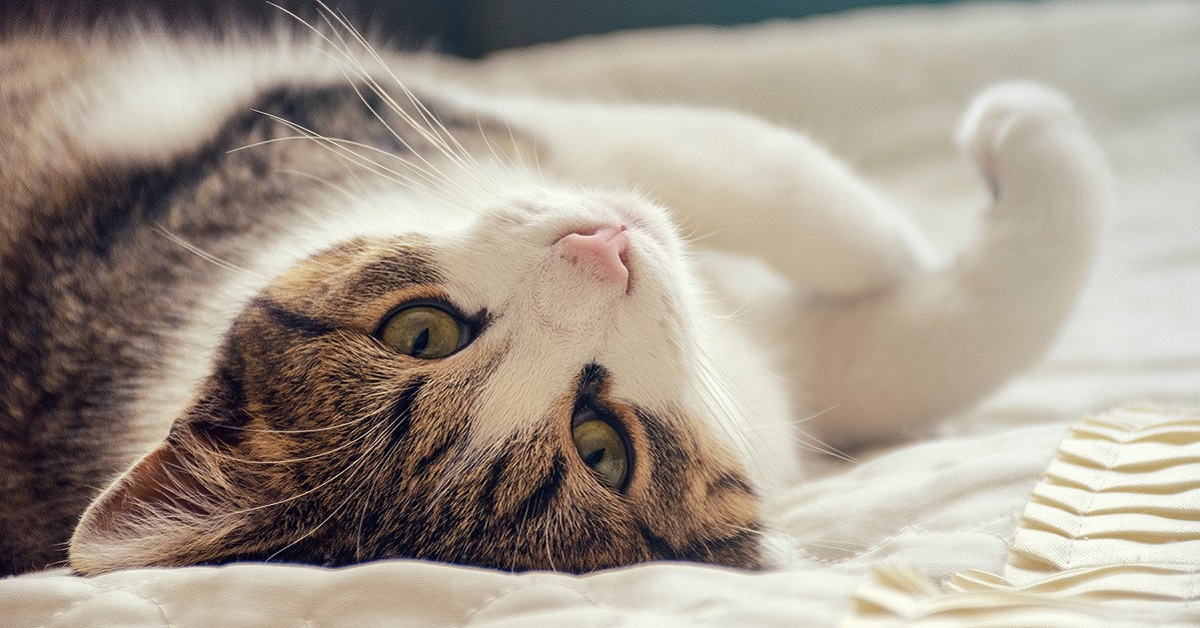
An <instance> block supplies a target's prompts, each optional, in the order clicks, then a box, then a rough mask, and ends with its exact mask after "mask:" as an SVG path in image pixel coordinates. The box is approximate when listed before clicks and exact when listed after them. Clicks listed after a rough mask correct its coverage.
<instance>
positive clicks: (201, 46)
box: [0, 24, 1110, 575]
mask: <svg viewBox="0 0 1200 628" xmlns="http://www.w3.org/2000/svg"><path fill="white" fill-rule="evenodd" d="M0 63H2V64H3V66H4V69H3V71H2V72H0V96H2V97H0V151H2V152H3V154H2V159H3V163H4V164H5V167H4V168H3V171H2V172H0V199H2V200H0V202H2V203H3V208H2V210H0V221H2V222H0V227H2V228H0V233H2V234H3V235H2V236H0V269H2V273H0V297H2V298H0V321H2V323H3V324H2V325H0V404H3V405H2V408H3V416H2V417H0V472H2V475H0V481H2V483H3V484H2V486H0V489H2V491H3V494H4V496H5V499H4V504H3V506H0V526H2V527H0V573H3V574H13V573H20V572H24V571H29V570H35V569H41V568H45V567H47V566H53V565H61V564H64V563H65V564H68V565H69V567H70V568H71V570H72V571H73V572H75V573H78V574H83V575H94V574H102V573H105V572H109V571H113V570H119V569H126V568H133V567H141V566H183V565H194V564H221V563H227V562H231V561H245V560H252V561H278V562H297V563H310V564H316V565H325V566H338V565H346V564H352V563H358V562H363V561H370V560H375V559H381V558H417V559H430V560H436V561H447V562H454V563H461V564H465V565H477V566H484V567H493V568H499V569H505V570H529V569H555V570H561V571H569V572H586V571H591V570H596V569H603V568H608V567H614V566H620V565H627V564H631V563H637V562H643V561H654V560H686V561H698V562H706V563H713V564H718V565H725V566H729V567H735V568H742V569H761V568H765V567H768V566H770V564H771V559H770V556H769V552H767V551H765V550H764V544H765V541H764V538H765V537H766V536H767V535H769V530H770V522H769V521H764V520H763V515H762V511H763V508H762V505H763V503H764V500H769V499H770V495H771V491H772V490H775V489H777V488H778V487H780V486H785V485H787V484H788V483H789V482H792V481H794V480H795V479H796V478H797V477H798V475H799V474H800V472H801V468H802V467H801V461H802V456H803V455H806V454H805V453H804V452H805V450H806V449H811V448H818V449H822V448H824V449H828V450H829V451H836V450H837V449H838V448H841V449H848V448H855V447H862V446H866V445H871V444H877V443H882V442H888V441H895V440H899V439H903V438H908V437H910V436H912V435H913V434H919V433H920V432H921V431H922V430H924V429H927V428H928V427H929V426H931V425H932V424H933V423H934V422H936V420H937V419H939V418H941V417H944V416H946V415H947V414H950V413H952V412H954V411H957V410H961V409H964V408H967V407H969V406H970V405H971V404H973V403H975V402H976V401H978V400H979V399H981V398H982V397H983V396H985V395H986V394H988V393H989V392H991V391H993V390H994V389H995V388H997V387H998V386H1000V385H1001V384H1003V383H1004V382H1005V381H1006V380H1007V379H1009V378H1010V377H1011V376H1012V375H1013V374H1015V373H1017V372H1019V371H1020V370H1021V369H1023V368H1025V367H1026V366H1028V365H1029V364H1030V363H1032V362H1033V361H1034V360H1036V359H1037V358H1038V357H1039V356H1040V355H1041V353H1042V352H1043V351H1044V349H1045V347H1046V346H1047V344H1048V343H1049V342H1050V341H1051V340H1052V339H1053V337H1054V336H1055V334H1056V332H1057V330H1058V328H1059V327H1060V325H1061V324H1062V321H1063V320H1064V318H1065V317H1066V316H1067V315H1068V313H1069V311H1070V309H1071V307H1072V304H1073V302H1074V300H1075V297H1076V294H1077V293H1078V291H1079V288H1080V286H1081V284H1082V282H1083V280H1084V278H1085V277H1086V275H1087V272H1088V269H1089V267H1090V265H1091V260H1092V257H1093V254H1094V249H1095V247H1096V242H1097V235H1098V231H1099V229H1100V227H1101V224H1102V222H1103V216H1104V214H1105V212H1106V206H1107V205H1108V204H1109V203H1110V193H1109V191H1108V188H1109V179H1108V174H1107V171H1106V169H1105V165H1104V160H1103V157H1102V155H1101V154H1100V151H1099V149H1098V148H1097V147H1096V145H1095V144H1094V142H1093V141H1092V140H1091V138H1090V137H1089V134H1088V132H1087V131H1086V130H1085V128H1084V126H1083V124H1082V123H1081V122H1080V120H1079V118H1078V116H1077V115H1076V114H1075V113H1074V112H1073V109H1072V107H1071V105H1070V104H1069V103H1068V102H1067V100H1066V99H1065V98H1064V97H1062V96H1061V95H1059V94H1057V93H1055V92H1053V91H1052V90H1050V89H1048V88H1045V87H1041V86H1038V85H1034V84H1023V83H1014V84H1005V85H999V86H995V87H992V88H990V89H988V90H986V91H984V92H983V93H981V94H980V95H978V96H977V98H976V99H975V100H974V102H973V103H972V104H970V106H969V107H968V109H967V112H966V114H965V116H964V119H963V121H962V123H961V126H960V132H959V139H960V141H961V143H962V145H963V146H964V147H965V148H966V150H967V152H968V153H969V154H970V156H971V157H972V158H973V159H974V161H975V162H976V164H977V165H978V168H979V171H980V173H981V174H982V178H983V181H984V183H985V184H986V185H987V186H989V187H990V188H991V191H992V193H993V196H994V199H995V200H994V203H993V205H992V207H990V208H989V209H988V210H987V211H986V213H985V214H984V215H983V216H982V217H981V226H980V233H979V236H978V239H977V241H976V242H974V243H973V244H972V246H971V248H970V249H969V250H967V251H966V252H965V253H964V254H963V255H962V256H961V257H960V258H958V259H956V260H953V261H948V260H947V259H945V258H946V256H945V255H943V254H941V253H939V252H938V251H937V250H936V249H935V248H934V247H933V246H932V245H931V244H930V243H929V242H928V240H927V238H926V237H925V235H924V234H923V233H922V232H921V230H920V229H919V228H917V226H916V225H915V224H914V223H913V222H912V221H911V220H910V218H908V217H907V215H906V214H905V213H904V212H903V211H901V210H900V209H898V208H896V207H895V206H893V205H892V204H891V203H890V202H889V201H888V200H887V199H885V198H883V197H882V196H881V195H879V194H877V193H876V192H874V191H873V190H872V189H871V187H870V186H869V185H868V184H867V183H865V182H864V181H863V180H862V179H861V178H859V177H858V176H856V175H855V174H854V173H852V172H851V171H850V170H849V169H848V168H847V167H845V166H844V165H842V164H841V163H840V162H838V161H837V160H836V159H835V158H834V157H832V156H830V155H829V154H827V153H826V152H824V151H823V150H821V149H819V148H818V147H816V146H815V144H814V143H812V142H811V141H810V140H808V139H807V138H805V137H804V136H802V135H800V134H798V133H796V132H794V131H792V130H789V129H785V128H781V127H777V126H773V125H771V124H769V123H767V122H765V121H763V120H759V119H756V118H754V117H752V116H749V115H746V114H741V113H736V112H732V111H726V110H707V109H703V108H692V107H684V106H661V105H643V104H613V103H604V104H602V103H589V102H562V101H554V100H550V99H544V98H539V97H536V96H530V97H526V98H515V97H509V98H498V97H489V96H485V95H482V94H476V93H472V92H471V91H470V90H469V89H468V88H465V87H463V86H462V85H460V84H458V83H452V82H447V81H439V80H438V79H437V78H436V77H431V76H429V75H427V73H425V72H423V71H421V70H420V62H419V60H417V59H415V58H413V57H408V56H404V55H401V54H398V53H390V52H378V51H377V50H376V49H375V48H373V47H371V46H369V45H367V44H366V42H365V41H364V40H362V39H361V38H359V37H357V34H356V32H355V31H353V30H352V29H351V28H349V26H348V25H346V24H339V25H337V27H336V28H334V29H330V30H326V31H321V32H319V33H317V34H315V35H313V34H311V33H310V34H304V35H301V34H296V33H282V32H281V33H276V34H273V35H270V36H256V37H249V36H246V37H236V36H225V37H223V38H222V37H206V36H199V35H190V36H179V35H175V36H167V35H162V34H156V33H155V32H153V31H152V30H142V31H137V32H136V33H134V34H132V35H127V36H119V37H118V36H92V37H78V36H60V37H44V36H43V37H13V38H10V39H9V40H8V41H7V42H5V43H4V44H3V54H2V56H0ZM639 186H643V187H644V191H639V189H638V188H639ZM684 229H688V230H691V231H692V232H693V233H694V234H696V235H697V236H699V237H696V238H694V241H693V238H692V237H689V236H685V235H684Z"/></svg>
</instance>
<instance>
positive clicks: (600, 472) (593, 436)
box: [571, 408, 629, 491]
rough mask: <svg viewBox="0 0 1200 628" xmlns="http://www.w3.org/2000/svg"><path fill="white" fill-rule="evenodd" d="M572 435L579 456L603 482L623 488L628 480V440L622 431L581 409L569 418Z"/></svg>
mask: <svg viewBox="0 0 1200 628" xmlns="http://www.w3.org/2000/svg"><path fill="white" fill-rule="evenodd" d="M571 422H572V424H573V427H572V428H571V437H572V438H573V439H574V440H575V449H576V450H578V451H579V458H580V459H581V460H583V463H584V464H586V465H587V466H588V468H589V469H591V470H592V471H593V472H594V473H595V474H596V478H597V479H598V480H600V482H601V483H602V484H604V485H605V486H607V487H608V488H610V489H612V490H614V491H620V490H622V489H623V488H625V483H626V481H627V480H628V479H629V478H628V476H629V443H628V441H627V440H626V437H625V435H624V433H623V432H621V431H618V429H617V428H615V427H614V426H613V425H612V424H611V423H609V422H608V421H606V420H604V419H602V418H600V417H599V416H598V415H597V414H596V413H595V411H593V410H591V409H589V408H583V409H581V410H578V411H576V413H575V417H574V418H573V419H572V421H571Z"/></svg>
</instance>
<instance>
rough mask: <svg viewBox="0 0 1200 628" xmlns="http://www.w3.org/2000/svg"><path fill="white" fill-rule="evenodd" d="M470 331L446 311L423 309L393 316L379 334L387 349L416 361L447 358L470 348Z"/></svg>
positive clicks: (413, 308) (406, 311) (422, 306)
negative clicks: (409, 356)
mask: <svg viewBox="0 0 1200 628" xmlns="http://www.w3.org/2000/svg"><path fill="white" fill-rule="evenodd" d="M466 337H467V333H466V327H465V326H464V325H463V324H462V323H460V322H458V319H456V318H454V317H453V316H451V315H450V314H448V313H446V312H445V311H444V310H440V309H438V308H436V307H429V306H425V305H419V306H415V307H410V308H406V309H403V310H400V311H399V312H396V313H395V314H392V316H391V317H390V318H388V319H387V321H386V322H384V324H383V327H382V328H381V329H380V331H379V339H380V340H382V341H383V343H384V344H386V345H387V346H389V347H391V348H393V349H395V350H397V351H399V352H400V353H403V354H405V355H411V356H413V357H414V358H424V359H427V360H432V359H435V358H444V357H446V356H448V355H450V354H451V353H454V352H455V351H458V350H459V348H461V347H462V346H463V345H464V344H466Z"/></svg>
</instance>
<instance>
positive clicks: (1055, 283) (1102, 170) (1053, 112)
mask: <svg viewBox="0 0 1200 628" xmlns="http://www.w3.org/2000/svg"><path fill="white" fill-rule="evenodd" d="M960 141H961V143H962V144H963V145H964V147H965V148H966V150H967V151H968V152H969V153H970V154H971V155H972V157H973V158H974V160H975V161H976V162H977V164H978V167H979V169H980V171H981V172H982V174H983V176H984V178H985V179H986V181H987V183H988V184H989V185H990V186H991V188H992V190H993V193H994V195H995V202H994V205H993V207H991V208H990V210H989V211H988V212H987V213H986V215H985V216H984V226H983V230H982V233H981V235H980V237H979V240H978V241H977V242H976V243H975V244H974V246H973V248H971V249H969V250H968V251H967V252H966V253H965V254H964V256H963V257H962V258H961V259H959V260H958V261H957V263H956V264H955V265H953V266H952V267H950V268H947V269H945V270H944V271H940V272H933V273H928V274H925V275H922V276H919V277H916V278H914V279H913V280H911V281H909V282H907V283H905V284H903V285H901V286H899V287H898V288H897V289H895V290H892V291H888V292H884V293H880V294H876V295H870V296H867V297H864V298H861V299H854V300H848V301H842V302H828V301H827V302H821V303H813V304H811V307H806V308H804V309H803V311H802V313H801V315H800V318H799V320H798V322H797V324H796V325H795V327H794V328H793V330H792V335H793V337H794V338H795V339H796V342H797V343H798V346H800V347H803V348H804V349H803V351H802V352H797V354H796V359H797V379H798V380H799V383H800V384H801V385H802V386H803V392H804V394H805V395H806V397H807V399H808V402H809V408H810V409H812V410H813V411H814V412H817V411H825V412H823V413H822V414H820V415H819V416H818V417H817V418H815V419H813V420H812V421H811V422H809V423H806V424H805V426H804V427H805V428H806V429H809V428H815V429H816V430H817V431H818V433H819V435H820V437H821V438H823V439H825V440H826V441H828V442H831V443H832V444H834V445H838V446H853V445H856V444H862V443H865V442H871V441H883V440H894V439H898V438H902V437H904V436H905V434H906V433H907V432H911V431H917V430H919V429H920V428H922V427H923V426H925V425H927V424H928V423H929V422H930V421H932V420H934V419H936V418H938V417H941V416H944V415H945V414H947V413H949V412H953V411H956V410H959V409H963V408H965V407H967V406H969V405H970V404H972V403H974V402H976V401H977V400H979V399H980V398H981V397H983V396H984V395H986V394H988V393H990V392H992V391H993V390H995V389H996V388H997V387H999V386H1000V385H1001V384H1002V383H1003V382H1004V381H1006V380H1007V379H1008V378H1009V377H1011V376H1012V375H1013V374H1014V373H1016V372H1018V371H1020V370H1021V369H1024V368H1026V367H1027V366H1029V365H1030V364H1031V363H1033V362H1034V361H1035V360H1037V359H1038V358H1039V357H1040V356H1041V355H1042V353H1043V352H1044V350H1045V349H1046V347H1047V345H1048V344H1049V343H1050V342H1051V341H1052V340H1053V339H1054V337H1055V336H1056V334H1057V333H1058V330H1059V328H1060V326H1061V324H1062V322H1063V320H1064V319H1065V318H1066V316H1067V315H1068V314H1069V313H1070V310H1071V308H1072V306H1073V304H1074V303H1075V300H1076V296H1077V294H1078V292H1079V290H1080V288H1081V285H1082V283H1083V281H1084V280H1085V278H1086V275H1087V273H1088V270H1089V268H1090V266H1091V263H1092V258H1093V254H1094V250H1095V247H1096V243H1097V240H1098V235H1099V231H1100V227H1101V224H1102V222H1103V216H1104V214H1105V213H1106V208H1107V206H1108V205H1109V204H1110V203H1111V191H1110V177H1109V174H1108V170H1107V167H1106V164H1105V162H1104V159H1103V156H1102V155H1101V152H1100V150H1099V149H1098V148H1097V146H1096V145H1095V143H1094V142H1093V141H1092V139H1091V138H1090V137H1089V135H1088V134H1087V132H1086V131H1085V130H1084V128H1083V126H1082V125H1081V123H1080V121H1079V120H1078V118H1077V117H1076V115H1075V114H1074V113H1073V111H1072V109H1071V106H1070V104H1069V103H1068V102H1067V101H1066V100H1065V99H1064V98H1063V97H1062V96H1060V95H1058V94H1056V93H1054V92H1052V91H1050V90H1048V89H1046V88H1043V87H1040V86H1037V85H1032V84H1010V85H1002V86H997V87H994V88H991V89H989V90H987V91H985V92H984V93H983V94H981V95H980V96H979V97H978V98H977V99H976V101H975V102H974V104H973V105H972V107H971V108H970V109H969V110H968V113H967V115H966V117H965V120H964V123H963V125H962V130H961V132H960Z"/></svg>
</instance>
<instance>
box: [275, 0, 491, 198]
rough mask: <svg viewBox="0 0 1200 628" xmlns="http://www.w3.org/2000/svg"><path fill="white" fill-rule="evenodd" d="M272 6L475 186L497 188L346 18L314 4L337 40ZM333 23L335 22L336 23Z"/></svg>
mask: <svg viewBox="0 0 1200 628" xmlns="http://www.w3.org/2000/svg"><path fill="white" fill-rule="evenodd" d="M273 6H275V7H276V8H277V9H279V10H280V11H282V12H283V13H285V14H287V15H289V16H291V17H292V18H294V19H295V20H297V21H298V22H299V23H301V24H303V25H304V26H305V27H307V28H308V29H309V30H310V31H312V32H313V33H314V34H315V35H316V36H317V37H319V38H320V39H321V40H322V41H324V42H325V43H326V44H328V45H329V46H330V47H331V48H333V49H334V50H335V51H336V52H338V53H339V54H340V56H341V59H342V60H338V59H337V58H334V57H332V56H331V58H333V59H334V61H335V62H336V63H338V65H339V67H341V68H342V69H343V72H344V73H346V74H354V75H355V76H356V77H357V78H358V79H359V80H361V81H362V82H363V83H365V84H366V85H367V86H368V87H370V88H371V90H372V92H374V94H375V95H376V96H378V97H379V98H380V99H381V100H383V102H385V103H386V104H387V105H388V107H389V108H390V109H391V110H392V111H393V112H394V113H395V114H396V115H397V116H398V117H399V118H400V119H401V120H403V121H404V122H406V123H407V124H408V125H409V126H410V127H411V128H412V129H413V130H415V131H416V132H417V133H418V134H420V136H421V137H422V138H423V139H425V140H426V141H428V142H429V143H430V144H432V145H433V146H434V148H436V149H437V150H438V151H439V152H441V153H442V154H443V155H445V156H446V158H447V159H449V160H450V162H451V163H453V164H456V165H458V166H459V167H460V168H461V169H462V171H463V172H465V173H466V174H467V175H468V176H469V177H471V178H472V179H473V180H474V181H475V182H476V184H477V185H480V186H481V187H484V188H487V189H490V190H491V191H493V192H496V191H499V186H497V185H496V183H495V181H493V180H491V178H490V176H488V174H487V173H486V171H485V170H483V169H482V168H481V167H480V166H479V163H478V162H477V161H476V160H475V158H474V157H473V156H472V155H471V154H470V152H469V151H467V150H466V149H465V147H463V145H462V144H461V143H460V142H459V141H458V139H457V138H456V137H455V136H454V134H453V133H451V132H450V130H449V129H447V128H446V126H445V124H443V123H442V121H441V120H440V119H439V118H438V116H436V115H434V114H433V113H432V112H431V111H430V110H429V108H428V107H427V106H426V105H425V104H424V103H423V102H422V101H421V100H420V99H419V98H417V97H416V95H415V94H414V93H413V92H412V91H411V90H410V89H409V88H408V87H407V86H406V85H405V84H404V83H403V82H402V81H401V80H400V79H399V78H398V77H397V76H396V74H395V73H394V72H393V70H392V69H391V67H390V65H389V64H388V63H387V62H386V61H385V60H384V59H383V58H382V57H381V56H380V55H379V53H378V52H377V51H376V50H375V48H374V46H372V45H371V44H370V42H368V41H367V40H366V38H364V37H363V36H362V34H361V33H360V32H359V31H358V30H357V29H356V28H354V27H353V26H352V25H351V24H350V23H349V21H348V20H346V19H345V17H344V16H342V15H341V14H340V13H338V12H336V11H334V10H333V9H331V8H330V7H329V6H328V5H326V4H325V3H323V2H318V6H319V7H320V8H321V10H322V14H321V17H322V19H323V20H324V21H325V23H326V25H327V26H329V28H330V30H331V31H332V33H333V34H334V36H335V37H336V38H337V40H338V41H337V42H334V41H333V40H332V39H330V38H329V37H328V36H326V35H325V34H324V33H322V32H321V31H320V30H319V29H317V28H316V27H315V26H313V25H312V24H310V23H308V22H307V21H305V20H304V19H302V18H300V17H299V16H297V15H296V14H294V13H292V12H291V11H288V10H287V9H284V8H283V7H280V6H278V5H273ZM334 22H336V24H335V23H334ZM343 32H345V33H349V34H350V35H351V36H352V37H353V39H354V41H355V42H356V43H357V44H358V46H359V47H361V49H362V50H364V51H365V52H366V53H367V54H368V55H369V57H370V58H371V59H372V60H373V61H374V62H375V63H376V64H377V65H378V67H379V68H381V69H382V70H383V71H384V72H386V73H387V74H388V75H389V76H390V77H391V78H392V79H393V80H394V81H395V83H396V85H397V86H398V87H399V88H400V90H401V92H402V93H404V95H405V96H406V97H407V98H408V101H409V102H410V103H411V104H412V105H413V107H414V109H415V110H416V112H417V114H418V115H419V116H420V120H418V119H417V118H416V117H414V116H413V115H412V114H410V113H409V112H408V111H406V110H405V108H404V107H402V106H400V104H399V103H397V102H396V100H395V99H394V98H393V97H392V96H391V94H390V93H389V92H388V90H386V89H384V88H383V86H382V85H380V84H379V82H378V81H377V80H376V79H375V78H374V76H373V75H372V73H371V72H369V71H368V70H367V68H366V67H365V66H364V65H363V63H362V61H361V60H360V59H359V57H358V55H357V54H355V53H354V50H353V49H352V47H351V45H350V43H349V42H347V40H346V39H345V38H344V37H343V36H342V33H343ZM321 52H323V53H326V54H328V52H327V51H324V50H322V51H321ZM343 61H344V62H343ZM347 80H350V77H349V76H347ZM350 82H351V85H352V86H354V89H355V91H356V92H357V93H358V94H359V97H360V99H362V101H363V103H364V104H365V105H366V106H367V107H368V108H369V109H370V110H371V112H372V114H373V115H374V116H375V117H376V118H377V119H378V120H379V121H380V122H381V123H382V124H383V125H384V126H385V127H386V128H387V129H388V131H389V132H390V133H391V134H392V135H393V136H394V137H395V138H396V139H397V140H398V141H399V142H400V143H401V144H402V145H404V146H406V147H408V148H409V150H412V149H411V147H409V146H408V144H407V142H406V141H405V140H404V138H403V137H402V136H401V135H400V134H399V133H397V132H396V131H395V129H394V128H392V126H391V125H390V124H388V123H387V121H386V120H384V119H383V117H382V116H381V115H380V113H379V112H378V111H376V110H375V108H374V107H373V106H372V105H371V103H370V102H369V101H367V99H366V98H365V97H363V95H362V94H361V92H359V90H358V88H357V86H355V85H354V81H353V80H351V81H350ZM413 152H414V154H415V155H416V156H417V158H418V159H420V160H421V161H422V162H424V163H425V164H426V165H427V166H429V167H430V168H433V169H434V170H435V171H436V170H437V168H436V166H434V165H433V164H432V163H430V162H429V161H428V160H427V159H426V158H425V157H424V156H423V155H421V154H420V152H418V151H413ZM439 172H440V171H439ZM443 176H444V175H443Z"/></svg>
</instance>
